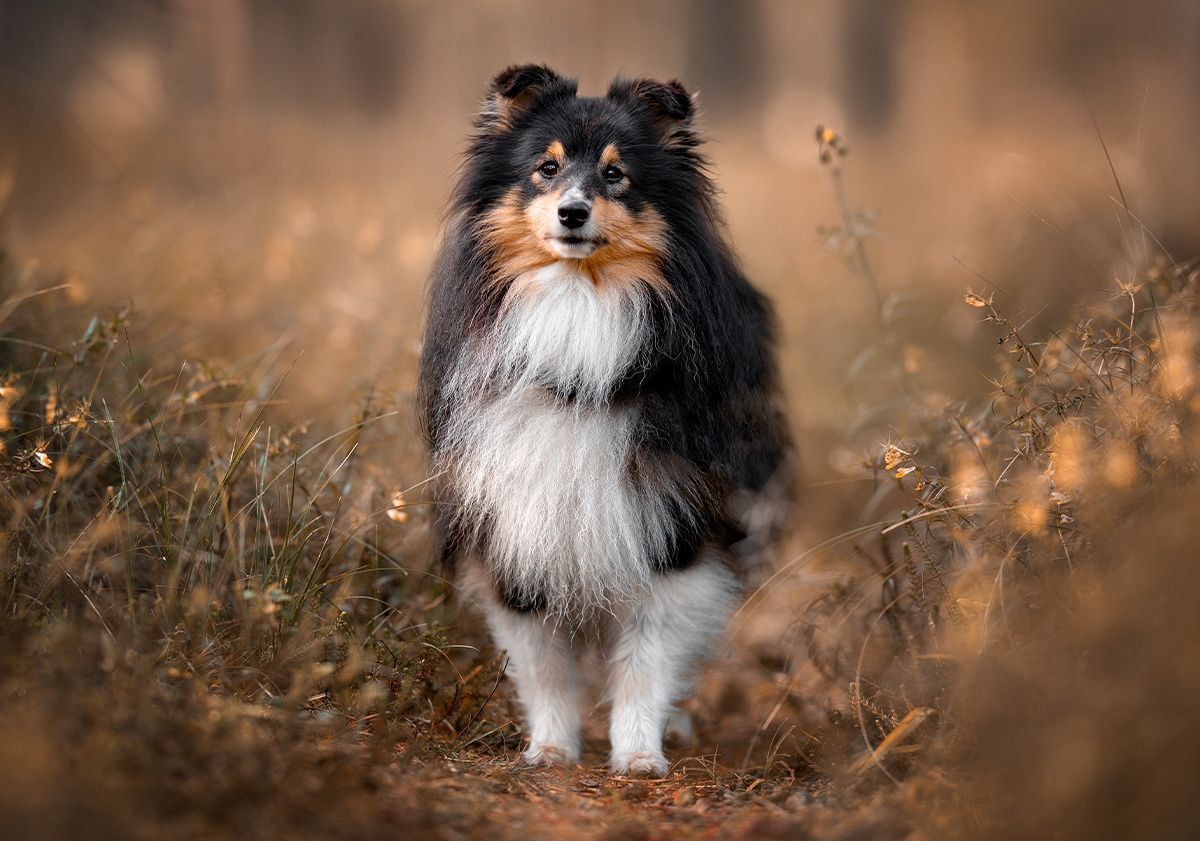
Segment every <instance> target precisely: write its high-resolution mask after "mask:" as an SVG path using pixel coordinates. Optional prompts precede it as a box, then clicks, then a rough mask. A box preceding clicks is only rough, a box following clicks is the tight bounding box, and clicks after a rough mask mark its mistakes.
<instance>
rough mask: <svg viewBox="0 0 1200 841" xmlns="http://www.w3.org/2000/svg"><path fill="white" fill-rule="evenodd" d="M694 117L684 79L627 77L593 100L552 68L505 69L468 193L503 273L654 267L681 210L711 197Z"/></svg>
mask: <svg viewBox="0 0 1200 841" xmlns="http://www.w3.org/2000/svg"><path fill="white" fill-rule="evenodd" d="M692 118H693V104H692V98H691V97H690V96H689V94H688V92H687V91H686V90H685V89H684V88H683V86H682V85H681V84H680V83H679V82H675V81H671V82H657V81H653V80H650V79H633V80H623V79H618V80H616V81H614V82H613V84H612V85H611V87H610V88H609V90H608V93H607V95H606V96H604V97H595V98H584V97H579V96H577V95H576V83H575V81H574V80H570V79H564V78H563V77H561V76H559V75H558V74H556V73H555V72H554V71H552V70H550V69H549V68H546V67H542V66H538V65H527V66H522V67H512V68H509V69H508V70H505V71H504V72H503V73H501V74H500V75H498V76H497V77H496V78H495V79H494V80H493V81H492V84H491V87H490V90H489V93H488V96H487V99H486V101H485V103H484V106H483V109H482V111H481V112H480V114H479V117H478V119H477V127H478V134H477V136H476V139H475V143H474V146H473V147H472V155H471V161H470V164H469V167H468V172H467V178H466V181H465V183H464V184H462V185H460V193H459V195H460V201H461V202H462V203H463V204H465V205H467V206H469V207H471V208H472V209H474V210H475V211H476V212H477V213H478V214H479V217H478V218H479V220H480V223H481V228H482V231H483V235H484V237H485V239H486V241H487V242H488V244H489V245H490V246H491V247H492V250H493V251H494V252H495V255H496V258H497V262H498V266H497V268H498V269H499V271H500V273H501V274H503V275H505V276H508V277H514V276H516V275H518V274H520V273H521V272H524V271H529V270H531V269H535V268H539V267H541V266H545V265H549V264H550V263H553V262H557V261H575V262H576V263H578V264H579V266H580V268H582V269H583V270H586V271H589V272H591V273H592V274H593V276H599V275H600V274H604V273H606V270H607V274H612V273H613V269H614V267H616V266H625V267H626V268H627V269H628V270H629V271H632V272H634V273H635V274H641V275H646V274H649V273H651V272H649V271H648V269H649V268H650V267H651V266H652V264H653V263H654V262H655V261H656V260H657V259H658V258H659V257H660V256H661V255H662V253H663V252H664V250H665V249H666V248H667V232H668V227H669V226H670V225H671V224H672V223H673V221H674V220H673V219H672V218H671V217H672V208H673V207H677V206H679V205H680V204H681V203H683V202H688V201H689V200H691V201H692V202H693V204H696V203H703V202H704V201H706V195H707V179H705V178H704V175H703V169H702V161H701V159H700V157H699V155H698V154H697V152H696V147H697V145H698V141H697V139H696V135H695V133H694V132H693V129H692ZM641 279H642V280H643V281H645V282H649V283H651V284H653V282H654V281H653V279H652V278H648V277H641Z"/></svg>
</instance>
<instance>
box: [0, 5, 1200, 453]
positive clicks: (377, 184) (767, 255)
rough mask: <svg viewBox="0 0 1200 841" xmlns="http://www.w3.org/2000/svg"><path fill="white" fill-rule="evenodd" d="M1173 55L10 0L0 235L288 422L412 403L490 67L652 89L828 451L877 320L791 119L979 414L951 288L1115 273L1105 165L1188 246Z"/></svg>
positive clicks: (519, 19)
mask: <svg viewBox="0 0 1200 841" xmlns="http://www.w3.org/2000/svg"><path fill="white" fill-rule="evenodd" d="M1198 41H1200V7H1198V6H1197V5H1196V4H1195V3H1191V2H1187V0H1147V2H1143V3H1138V4H1125V3H1119V2H1107V3H1095V2H1084V1H1083V0H1078V1H1076V0H1067V2H1059V3H1053V4H1046V3H1039V2H1033V0H1018V2H1007V3H957V2H948V0H947V2H938V0H908V2H896V3H876V2H870V0H849V2H784V0H775V2H772V1H771V0H753V2H739V3H728V2H720V0H699V1H698V2H669V1H668V2H645V0H633V1H631V2H626V0H616V2H611V3H603V4H593V3H570V4H561V5H559V6H556V7H554V8H547V7H544V6H543V5H540V4H537V3H533V2H522V0H506V2H501V1H500V0H496V2H477V3H426V2H400V0H350V1H349V2H339V3H330V2H323V0H156V1H154V2H152V1H151V0H110V2H105V3H96V2H91V1H90V0H49V2H47V1H46V0H5V2H3V3H0V109H2V110H0V196H2V197H3V202H4V204H3V208H4V210H3V215H2V216H0V226H2V231H0V236H2V237H3V239H4V241H5V242H6V243H7V244H8V245H9V247H10V248H11V249H12V251H13V252H14V253H15V254H19V255H20V256H21V257H22V259H26V260H37V261H41V263H42V264H43V265H52V266H54V267H56V268H60V269H62V270H63V271H65V272H66V273H67V274H68V275H69V278H70V281H71V282H72V283H74V284H76V288H77V290H78V293H77V294H78V295H80V296H86V297H87V298H88V299H91V300H93V301H95V302H97V304H101V303H112V302H126V301H128V302H132V303H133V304H134V305H135V306H136V307H137V309H138V310H139V311H140V312H141V313H142V314H143V316H144V317H146V318H153V319H164V320H166V321H168V322H169V323H170V324H171V330H170V335H171V338H172V341H173V342H175V343H176V344H177V345H178V344H179V343H182V345H183V346H182V350H183V351H184V352H185V353H203V354H205V355H209V356H211V355H216V356H218V357H220V356H224V357H228V358H230V359H233V358H238V357H242V356H244V355H246V354H250V353H261V352H264V350H265V349H266V348H279V347H282V346H285V345H286V346H287V348H288V350H287V351H281V352H282V353H284V355H287V353H295V352H297V351H301V350H302V351H303V353H302V358H301V359H300V361H299V362H298V364H297V367H296V369H295V371H294V372H293V374H292V375H290V376H289V379H288V383H287V386H286V391H287V393H288V397H289V399H291V400H292V401H300V402H301V404H302V409H303V410H304V411H308V410H310V409H311V410H313V411H316V412H317V413H318V414H322V415H337V413H339V412H346V411H349V409H348V405H349V404H348V402H347V400H346V391H347V387H348V386H352V387H362V386H365V385H369V384H372V383H375V384H386V385H388V386H392V387H395V388H398V389H400V390H401V391H404V390H406V389H408V388H410V387H411V383H412V369H413V359H414V355H413V354H414V348H415V346H416V343H417V341H418V337H419V323H420V300H421V292H422V288H423V284H424V281H425V277H426V274H427V271H428V268H429V265H430V262H431V260H432V256H433V254H434V252H435V249H436V246H437V241H438V232H439V222H440V212H441V209H442V202H443V200H444V198H445V196H446V194H447V192H448V190H449V187H450V185H451V184H452V183H453V180H454V177H455V171H456V166H457V163H458V161H459V154H460V151H461V149H462V148H463V141H464V137H465V135H466V133H467V132H468V130H469V125H470V120H471V116H472V114H473V112H474V110H475V109H476V107H477V105H478V103H479V100H480V97H481V95H482V92H483V90H484V89H485V87H486V84H487V81H488V80H489V79H490V78H491V76H492V75H494V74H495V73H496V72H497V71H498V70H499V69H501V68H503V67H504V66H506V65H508V64H510V63H513V62H530V61H537V62H546V63H548V64H550V65H551V66H553V67H555V68H557V69H558V70H559V71H560V72H563V73H565V74H571V75H576V76H578V77H579V79H580V86H581V91H582V92H583V93H585V94H587V93H590V94H593V95H596V94H600V93H602V92H603V90H604V88H605V87H606V85H607V83H608V81H609V80H610V79H611V77H612V76H613V75H615V74H629V75H634V74H637V75H651V76H658V77H678V78H680V79H682V80H684V81H685V82H686V83H687V85H688V87H689V89H690V90H692V91H694V92H697V93H698V94H699V101H700V103H701V105H702V107H703V111H704V116H703V123H702V125H703V128H704V132H705V134H706V135H707V136H709V137H710V138H711V142H710V144H709V146H708V154H709V155H710V157H711V159H712V162H713V170H714V173H715V175H716V178H717V180H718V182H719V184H720V186H721V188H722V191H723V194H724V202H725V209H726V213H727V216H728V220H729V227H730V231H731V234H732V238H733V241H734V243H735V245H736V248H737V250H738V252H739V253H740V255H741V257H742V259H743V261H744V263H745V265H746V268H747V270H748V272H749V274H750V275H751V277H752V278H754V279H755V281H756V282H757V283H759V284H760V285H761V286H762V287H763V288H764V289H766V290H767V291H768V292H769V293H770V294H771V295H772V296H773V297H774V299H775V300H776V302H777V305H778V308H779V311H780V316H781V323H782V328H783V330H782V332H783V337H784V345H783V352H782V364H783V367H784V371H785V375H786V376H785V380H786V383H787V385H788V389H789V393H790V397H791V401H792V405H793V415H794V420H795V423H796V424H797V427H798V428H800V429H808V428H814V429H815V430H817V431H821V430H827V429H836V430H843V429H845V428H846V424H847V422H848V421H850V420H851V418H852V415H853V412H854V404H855V402H856V401H855V400H854V399H847V397H848V395H847V383H846V375H847V371H848V369H849V368H850V367H851V366H852V364H853V362H854V359H855V357H856V356H857V355H858V354H859V353H860V352H861V351H862V349H863V348H864V347H866V346H867V345H869V344H870V341H871V338H872V331H873V329H874V327H875V325H876V321H877V320H876V315H875V304H874V302H873V299H872V294H871V292H870V290H869V288H867V287H865V286H863V285H861V284H860V283H858V282H856V281H855V280H854V279H852V278H850V277H848V276H847V275H846V273H845V272H844V271H843V269H842V267H841V265H840V264H839V261H838V259H837V256H836V254H832V253H831V252H830V249H829V248H828V247H827V244H826V242H825V240H824V238H823V237H822V236H820V235H819V234H818V227H819V226H821V225H823V224H825V225H832V224H836V223H837V222H838V218H839V215H838V207H837V204H836V202H835V199H834V195H833V191H832V190H831V187H830V182H829V178H828V175H827V173H826V172H825V171H823V170H822V167H821V166H820V164H819V163H818V160H817V153H816V144H815V142H814V140H813V131H814V127H815V126H816V125H818V124H822V125H825V126H828V127H830V128H832V129H834V130H836V131H837V132H839V133H841V134H842V135H843V136H844V137H845V138H846V140H847V142H848V145H849V148H850V150H851V151H850V156H849V158H848V159H847V162H846V170H847V176H846V178H847V188H848V191H849V194H850V197H851V199H852V200H853V201H854V202H855V204H856V206H859V207H862V208H865V209H868V210H876V211H877V212H878V216H877V219H876V221H875V223H874V228H875V232H876V233H877V236H876V237H875V238H874V240H873V241H872V242H871V243H870V245H869V247H870V249H871V252H872V258H873V259H874V260H875V261H876V264H877V269H878V272H879V275H880V286H881V287H882V289H883V292H884V293H885V294H890V293H893V292H903V293H905V295H904V297H903V300H904V301H907V302H909V303H912V301H913V299H914V298H913V296H919V297H920V298H921V299H922V300H921V306H919V307H914V308H913V309H914V310H919V315H916V316H914V317H912V318H910V319H909V320H908V323H906V325H905V327H904V329H905V330H906V331H907V335H908V337H909V338H910V339H911V342H910V344H911V351H910V356H911V357H912V364H914V365H916V364H921V363H922V361H923V359H924V357H926V356H930V355H932V356H936V357H939V358H940V359H941V362H942V364H941V366H940V368H941V369H942V371H943V373H944V375H946V376H948V377H958V380H957V382H956V387H957V388H960V389H961V388H968V387H972V388H981V387H982V386H983V384H982V383H980V382H979V381H978V377H977V376H974V375H973V374H972V373H970V372H971V371H973V370H975V368H974V367H973V366H972V365H970V364H968V365H959V364H957V362H958V361H959V360H960V358H961V356H962V354H964V353H965V354H967V356H968V358H969V357H972V356H977V355H978V354H979V353H980V352H986V350H987V346H986V341H985V340H982V339H980V337H979V336H978V335H977V331H974V329H973V318H972V314H971V313H969V312H964V311H963V310H962V308H961V307H959V306H955V305H954V304H956V303H957V296H956V295H955V294H953V293H955V292H956V291H957V290H959V289H960V288H961V287H962V286H963V285H965V284H968V283H970V282H972V281H975V282H976V283H978V281H977V280H976V278H975V277H974V276H973V274H972V271H975V272H978V273H980V274H982V275H985V276H986V277H987V278H988V279H989V280H991V281H993V282H994V283H995V284H997V285H998V286H1000V287H1002V288H1004V289H1006V290H1009V291H1011V292H1012V293H1013V294H1015V295H1018V296H1019V301H1020V305H1019V309H1023V310H1027V311H1028V314H1029V315H1033V314H1034V313H1037V312H1039V311H1041V310H1042V308H1043V307H1048V308H1049V309H1048V310H1047V313H1048V315H1050V316H1052V315H1054V314H1055V308H1056V307H1062V306H1063V305H1065V303H1066V302H1068V301H1073V300H1074V299H1075V298H1076V297H1077V293H1078V291H1079V289H1078V287H1079V285H1080V283H1081V282H1083V283H1087V282H1092V280H1089V278H1094V276H1095V274H1096V272H1095V266H1097V265H1100V266H1106V267H1107V266H1108V265H1110V264H1111V263H1113V261H1114V258H1116V257H1118V256H1119V255H1120V254H1121V253H1122V252H1123V251H1124V249H1126V247H1127V246H1128V245H1129V243H1128V242H1125V241H1124V237H1123V234H1122V225H1121V223H1120V220H1119V219H1118V208H1117V206H1116V204H1115V203H1114V201H1113V199H1114V197H1115V195H1116V188H1115V185H1114V181H1113V176H1112V172H1111V171H1110V167H1109V163H1108V161H1107V160H1106V154H1105V147H1107V153H1108V155H1109V156H1111V161H1112V164H1113V166H1114V167H1115V168H1116V170H1117V172H1118V173H1119V175H1120V178H1121V180H1122V183H1123V186H1124V189H1125V190H1126V191H1127V192H1128V194H1129V197H1130V202H1131V204H1132V205H1133V207H1134V208H1135V210H1136V211H1137V213H1138V214H1139V215H1140V218H1141V219H1143V220H1144V222H1145V224H1146V227H1147V228H1148V229H1150V230H1151V231H1152V232H1153V233H1154V234H1155V236H1157V237H1158V238H1159V239H1160V240H1161V241H1162V242H1163V243H1164V244H1165V245H1166V246H1167V248H1168V249H1171V250H1174V251H1178V252H1180V253H1183V254H1189V253H1195V251H1196V249H1197V245H1198V243H1197V242H1196V240H1197V231H1198V230H1200V201H1198V199H1200V144H1198V143H1197V135H1198V131H1200V106H1198V105H1197V103H1198V102H1200V51H1198V50H1197V49H1196V45H1197V43H1198ZM1081 279H1083V280H1082V281H1081ZM1030 287H1032V288H1030ZM897 300H901V299H897ZM858 397H861V395H859V396H858ZM351 402H352V401H351ZM859 402H861V401H859Z"/></svg>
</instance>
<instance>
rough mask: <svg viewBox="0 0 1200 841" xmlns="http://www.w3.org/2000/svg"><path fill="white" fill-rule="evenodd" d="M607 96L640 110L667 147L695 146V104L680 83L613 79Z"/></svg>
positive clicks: (674, 80)
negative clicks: (693, 121)
mask: <svg viewBox="0 0 1200 841" xmlns="http://www.w3.org/2000/svg"><path fill="white" fill-rule="evenodd" d="M608 98H609V99H615V100H620V101H624V102H626V103H628V104H630V105H631V106H633V107H634V108H637V109H640V110H642V111H643V112H644V113H645V114H646V115H647V116H648V117H649V118H650V121H651V123H652V124H653V125H654V127H655V129H656V130H657V131H658V133H659V136H660V139H661V140H662V142H663V143H664V144H666V145H668V146H670V145H675V144H682V145H685V146H694V145H695V137H694V135H693V134H692V118H693V117H694V116H695V113H696V106H695V103H694V102H693V100H692V96H691V94H689V93H688V92H687V88H685V87H684V86H683V83H682V82H680V81H678V80H676V79H672V80H671V81H669V82H659V81H656V80H654V79H620V78H618V79H614V80H613V83H612V85H610V86H609V88H608Z"/></svg>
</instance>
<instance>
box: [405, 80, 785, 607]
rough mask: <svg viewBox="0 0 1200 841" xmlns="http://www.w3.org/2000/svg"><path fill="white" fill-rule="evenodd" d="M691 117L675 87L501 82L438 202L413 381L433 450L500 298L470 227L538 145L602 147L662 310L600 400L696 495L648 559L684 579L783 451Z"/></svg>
mask: <svg viewBox="0 0 1200 841" xmlns="http://www.w3.org/2000/svg"><path fill="white" fill-rule="evenodd" d="M692 118H693V105H692V100H691V97H690V96H688V94H687V92H686V91H685V90H684V88H683V86H682V85H680V84H679V83H678V82H668V83H665V84H664V83H660V82H654V81H650V80H645V79H641V80H632V81H627V80H620V79H618V80H617V81H615V82H614V83H613V85H612V86H611V88H610V89H609V91H608V94H607V96H605V97H598V98H583V97H578V96H576V84H575V82H574V81H573V80H568V79H563V78H562V77H560V76H558V75H557V74H555V73H553V71H550V70H549V69H548V68H545V67H536V66H534V67H518V68H510V69H508V70H506V71H504V72H503V73H501V74H500V75H499V76H498V77H497V78H496V79H495V81H494V82H493V84H492V87H491V90H490V92H489V97H488V102H487V103H486V105H485V107H484V109H483V112H482V114H481V116H480V118H479V120H478V121H477V133H476V134H475V136H474V137H473V139H472V141H471V143H470V146H469V149H468V151H467V155H466V160H465V163H464V165H463V169H462V173H461V177H460V179H459V181H458V185H457V188H456V189H455V191H454V193H453V196H452V199H451V205H450V217H449V222H448V230H447V232H446V235H445V240H444V243H443V245H442V248H441V252H440V254H439V256H438V259H437V262H436V266H435V269H434V272H433V277H432V280H431V288H430V297H429V310H428V320H427V326H426V332H425V341H424V347H423V351H422V357H421V371H420V403H421V413H422V420H423V424H424V429H425V432H426V434H427V436H428V439H429V444H430V447H431V448H432V450H433V451H434V452H435V453H436V452H438V451H439V447H440V446H441V444H442V443H443V437H444V436H443V433H444V429H445V424H446V421H447V417H448V409H449V407H448V406H447V405H446V401H445V399H444V397H443V385H444V377H445V375H446V374H447V372H449V371H450V370H451V369H452V367H453V364H454V361H455V358H456V354H457V353H458V350H459V348H461V347H462V346H463V344H464V342H466V340H467V339H468V337H469V336H472V335H475V334H478V333H479V332H480V331H484V330H487V329H488V328H489V327H490V326H491V325H492V323H493V322H494V320H495V318H496V316H497V312H498V309H499V306H500V303H501V300H502V294H503V292H502V290H503V287H502V286H500V287H499V288H500V289H501V291H500V292H496V291H495V290H496V289H497V285H496V284H495V283H492V282H491V281H492V278H491V277H490V276H489V273H490V272H491V271H492V269H491V265H492V260H491V257H492V255H490V254H489V253H488V252H487V249H486V247H485V246H484V244H483V240H482V238H481V234H480V231H479V228H478V222H479V219H480V217H481V215H482V214H483V213H485V212H487V211H488V210H489V209H490V208H492V207H494V206H495V205H496V203H497V202H498V201H499V200H500V199H501V198H502V197H503V196H504V195H505V193H506V192H508V191H509V190H511V189H512V188H513V187H521V188H522V189H523V190H526V191H532V190H533V189H534V188H533V186H532V184H531V182H530V179H529V177H528V173H529V172H530V171H531V170H532V168H533V166H534V161H535V160H536V158H537V157H538V155H540V154H541V153H543V152H544V150H545V149H546V148H547V145H548V144H549V143H550V142H551V141H552V140H554V139H562V141H563V142H564V144H565V145H566V146H567V147H568V148H574V149H581V150H586V152H587V153H588V154H593V155H595V156H599V154H600V151H601V150H602V149H603V148H604V147H605V145H606V144H608V143H615V144H616V145H617V147H618V149H619V150H620V153H621V156H622V160H623V161H626V162H628V163H630V165H631V167H632V168H633V169H634V170H635V171H636V172H637V173H638V178H637V179H636V180H634V181H632V183H630V185H629V187H628V190H627V191H626V192H625V194H624V195H623V196H622V201H624V202H625V203H626V204H627V205H628V206H629V207H630V208H631V209H632V210H634V211H637V210H640V209H641V208H642V207H644V206H645V205H650V206H652V207H653V208H654V209H655V210H656V211H657V212H658V214H659V215H660V216H661V217H662V219H663V220H665V222H666V224H667V226H668V244H667V248H666V253H665V254H664V256H663V260H662V265H661V271H662V275H663V277H664V278H665V279H666V281H667V283H668V284H669V286H670V287H671V289H672V290H673V300H672V302H671V305H670V309H669V312H668V309H667V307H666V306H665V305H663V304H662V303H661V302H658V303H656V306H655V309H654V311H653V333H654V335H653V337H652V339H651V340H650V341H648V342H646V343H645V345H644V347H643V349H642V351H641V354H640V358H638V359H636V360H631V363H630V366H629V370H628V373H627V375H626V377H625V380H624V382H623V383H622V384H621V386H620V387H619V388H618V389H617V391H616V393H614V394H613V395H612V397H611V399H613V400H622V401H626V400H628V401H637V402H638V403H639V404H640V409H641V411H640V414H639V417H640V421H639V423H640V428H639V430H638V436H637V437H638V441H639V447H640V448H641V450H642V451H643V452H646V453H652V454H654V455H655V456H656V457H658V458H659V459H660V460H661V459H666V460H668V461H669V462H671V463H678V464H679V465H680V469H681V470H683V471H686V472H688V473H691V474H693V475H694V476H695V477H698V478H699V480H700V488H701V491H700V492H699V493H697V494H696V498H695V499H694V500H692V510H691V511H689V512H682V511H681V512H679V515H678V516H677V517H676V521H677V524H678V528H677V530H676V537H675V540H674V546H673V550H672V552H671V553H670V554H669V556H668V557H663V558H660V559H658V561H657V562H656V568H657V569H658V570H660V571H663V572H666V571H669V570H671V569H677V568H680V567H684V566H687V565H688V564H689V563H690V562H691V560H692V558H693V557H694V556H695V554H696V551H697V549H698V548H699V547H700V546H701V545H703V544H706V543H716V544H718V545H721V546H729V545H730V544H732V543H733V542H736V541H737V540H738V539H739V538H740V537H742V536H743V534H744V533H743V531H742V528H741V524H740V523H739V522H738V521H737V518H736V516H734V515H733V514H732V513H731V511H730V506H729V505H728V502H729V499H730V497H731V495H732V494H734V492H735V491H738V490H740V489H741V490H751V491H754V490H759V489H761V488H763V486H764V485H765V484H766V483H767V481H768V480H769V479H770V478H771V477H772V475H773V474H775V473H776V471H777V470H778V469H779V467H780V464H781V462H782V460H783V458H784V453H785V448H786V444H787V441H786V431H785V424H784V421H783V417H782V414H781V411H780V409H779V400H778V394H777V384H776V372H775V366H774V362H773V358H772V354H773V343H774V340H773V333H774V329H773V319H772V314H771V310H770V306H769V304H768V302H767V301H766V299H765V298H764V297H763V296H762V295H761V294H760V293H759V292H758V291H757V290H755V289H754V288H753V287H752V286H751V285H750V283H749V282H748V281H747V280H746V278H745V277H744V276H743V275H742V273H741V271H740V269H739V268H738V266H737V263H736V261H735V259H734V257H733V254H732V252H731V250H730V248H729V246H728V244H727V242H726V240H725V237H724V233H723V228H724V225H723V220H722V219H721V217H720V214H719V211H718V209H717V206H716V203H715V200H714V195H715V190H714V185H713V183H712V181H711V180H710V178H709V175H708V172H707V170H706V166H705V161H704V159H703V157H702V156H701V154H700V152H699V145H700V141H699V138H698V136H697V135H696V133H695V129H694V126H693V124H692ZM558 396H559V398H560V399H562V400H564V401H570V400H572V399H574V396H573V395H571V394H559V395H558ZM442 494H443V497H442V505H441V506H439V510H443V511H444V512H448V514H447V516H445V517H443V518H441V533H442V536H443V542H444V555H445V557H446V559H447V560H448V561H452V560H453V557H454V555H455V554H456V553H457V552H458V551H460V550H462V549H465V548H469V547H468V546H466V545H465V544H466V543H468V542H469V541H467V539H466V537H465V532H464V530H463V529H462V528H461V527H460V526H459V525H456V524H457V523H458V522H459V521H458V519H457V518H456V517H455V516H454V513H453V512H454V510H455V509H454V505H455V502H454V497H453V489H452V488H444V489H443V491H442ZM500 588H501V592H503V593H504V598H505V601H507V602H509V603H510V604H511V605H512V606H514V607H517V608H521V609H538V608H539V606H540V603H539V600H538V596H537V594H513V593H508V592H506V591H505V590H504V586H503V584H501V585H500Z"/></svg>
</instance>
